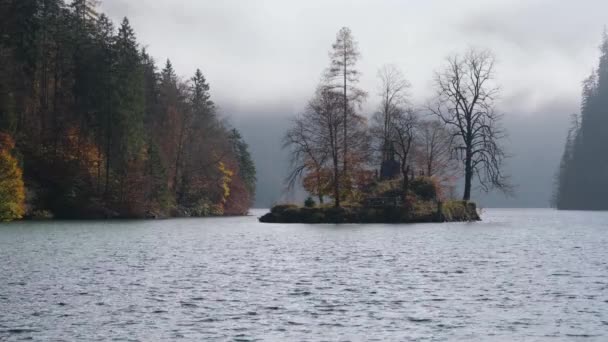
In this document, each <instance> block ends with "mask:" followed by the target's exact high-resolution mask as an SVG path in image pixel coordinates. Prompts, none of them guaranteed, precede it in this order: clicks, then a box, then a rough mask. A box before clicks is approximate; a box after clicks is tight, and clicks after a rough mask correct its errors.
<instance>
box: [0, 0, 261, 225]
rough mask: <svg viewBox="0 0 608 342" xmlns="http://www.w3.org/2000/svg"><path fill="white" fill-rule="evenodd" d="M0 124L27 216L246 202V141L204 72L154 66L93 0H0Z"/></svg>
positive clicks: (233, 209)
mask: <svg viewBox="0 0 608 342" xmlns="http://www.w3.org/2000/svg"><path fill="white" fill-rule="evenodd" d="M0 132H2V134H3V135H5V136H7V137H8V138H7V139H10V140H14V142H15V148H14V151H13V152H11V153H12V154H11V155H14V156H16V158H17V159H15V166H16V167H17V168H18V169H19V170H18V171H15V172H14V173H13V175H14V177H16V178H22V182H24V183H25V188H26V189H27V196H23V198H22V199H21V202H22V203H21V204H20V205H26V207H25V208H26V212H25V213H23V214H25V215H28V216H36V215H39V214H43V215H45V216H49V215H53V216H55V217H59V218H100V217H168V216H208V215H242V214H245V213H247V211H248V209H249V207H250V206H251V204H252V200H253V198H254V194H255V183H256V171H255V165H254V164H253V161H252V160H251V156H250V154H249V151H248V146H247V144H246V142H245V141H244V140H243V138H242V136H241V135H240V133H239V132H238V131H237V130H236V129H234V128H231V127H229V125H228V124H226V123H224V122H223V120H222V119H221V117H220V115H219V111H218V109H217V106H216V105H215V104H214V103H213V101H212V100H211V93H210V85H209V83H208V82H207V80H206V79H205V76H204V74H203V73H202V71H201V70H196V72H195V73H193V75H192V77H190V78H189V79H181V78H180V77H178V76H177V74H176V71H175V70H174V69H173V66H172V64H171V62H170V61H169V60H167V61H166V63H164V65H163V66H162V68H160V69H159V67H158V66H157V64H156V62H155V60H154V59H153V58H152V57H151V56H150V55H149V54H148V53H147V52H146V51H145V49H143V48H142V47H141V45H140V44H139V43H138V41H137V38H136V35H135V31H134V29H133V28H132V27H131V25H130V23H129V20H128V19H126V18H125V19H124V20H123V21H122V22H121V23H120V24H119V25H118V26H115V24H114V23H112V21H111V20H110V19H109V18H108V17H107V16H105V15H104V14H102V13H99V11H98V9H97V8H96V2H95V1H90V0H75V1H72V2H64V1H63V0H44V1H43V0H8V1H2V2H1V3H0ZM2 156H3V159H2V160H3V163H4V164H6V163H9V164H12V161H11V160H10V159H7V158H9V157H8V152H7V151H4V150H3V152H2ZM5 157H6V158H5ZM21 170H22V171H21ZM21 172H22V175H21ZM16 182H17V183H18V182H19V180H16ZM0 205H3V203H0ZM0 215H1V214H0ZM14 216H15V217H14V218H18V216H20V215H18V214H16V215H14Z"/></svg>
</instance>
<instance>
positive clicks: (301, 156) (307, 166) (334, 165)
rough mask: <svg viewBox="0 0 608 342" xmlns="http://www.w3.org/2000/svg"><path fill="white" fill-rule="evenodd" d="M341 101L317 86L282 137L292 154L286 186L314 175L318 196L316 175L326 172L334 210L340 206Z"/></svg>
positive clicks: (330, 91)
mask: <svg viewBox="0 0 608 342" xmlns="http://www.w3.org/2000/svg"><path fill="white" fill-rule="evenodd" d="M342 99H343V98H342V96H341V94H339V93H337V92H335V91H332V90H331V89H329V88H328V87H325V86H320V87H319V88H318V90H317V92H316V94H315V97H314V98H313V99H312V100H311V101H310V102H309V103H308V107H307V109H306V111H305V112H304V113H303V114H301V115H299V116H298V117H297V118H296V119H295V121H294V126H293V127H292V128H291V129H290V130H289V131H288V132H287V134H286V135H285V138H284V145H283V146H284V148H289V149H291V151H292V171H291V173H290V175H289V177H288V181H289V184H290V185H291V186H293V185H294V184H295V182H296V181H298V180H299V179H301V178H302V176H304V175H305V174H308V173H310V172H316V173H317V174H318V175H319V178H318V183H317V193H320V191H321V187H322V184H321V182H322V179H321V178H320V175H321V173H322V171H323V170H324V169H330V170H331V171H332V177H331V188H332V189H333V198H334V205H335V206H336V207H339V206H340V203H341V196H340V190H341V187H340V179H341V172H340V167H339V164H340V160H341V159H340V158H341V156H342V146H343V136H342V135H341V134H340V128H341V127H342V124H343V116H342V113H341V110H340V109H341V108H342ZM317 195H318V194H317ZM319 198H320V199H321V197H319Z"/></svg>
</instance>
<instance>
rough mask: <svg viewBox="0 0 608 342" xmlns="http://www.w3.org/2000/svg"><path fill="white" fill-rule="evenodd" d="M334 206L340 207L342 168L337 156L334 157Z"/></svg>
mask: <svg viewBox="0 0 608 342" xmlns="http://www.w3.org/2000/svg"><path fill="white" fill-rule="evenodd" d="M334 207H336V208H339V207H340V170H339V166H338V158H337V156H336V157H335V158H334Z"/></svg>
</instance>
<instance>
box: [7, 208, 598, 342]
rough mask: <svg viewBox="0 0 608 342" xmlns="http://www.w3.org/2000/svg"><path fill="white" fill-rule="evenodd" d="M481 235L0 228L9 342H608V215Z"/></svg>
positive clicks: (197, 226)
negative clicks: (219, 341)
mask: <svg viewBox="0 0 608 342" xmlns="http://www.w3.org/2000/svg"><path fill="white" fill-rule="evenodd" d="M254 214H255V215H258V216H259V215H261V214H263V212H262V211H255V212H254ZM483 219H484V222H481V223H449V224H423V225H409V226H408V225H344V226H333V225H317V226H313V225H267V224H260V223H258V222H257V220H256V217H255V216H252V217H244V218H211V219H182V220H167V221H115V222H40V223H32V222H20V223H13V224H2V225H0V341H20V340H44V341H58V340H68V341H97V340H99V341H101V340H112V339H114V340H121V341H122V340H129V341H154V340H185V341H187V340H190V341H200V340H229V341H254V340H271V341H324V340H326V341H353V340H354V341H360V340H367V341H383V340H392V341H607V340H608V213H584V212H557V211H553V210H502V209H501V210H485V211H484V212H483Z"/></svg>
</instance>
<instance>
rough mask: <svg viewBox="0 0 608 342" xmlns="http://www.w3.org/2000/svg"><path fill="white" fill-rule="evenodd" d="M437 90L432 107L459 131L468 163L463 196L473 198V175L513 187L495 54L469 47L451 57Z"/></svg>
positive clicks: (484, 183)
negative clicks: (508, 172)
mask: <svg viewBox="0 0 608 342" xmlns="http://www.w3.org/2000/svg"><path fill="white" fill-rule="evenodd" d="M435 88H436V96H435V98H434V100H433V101H432V102H431V104H430V105H429V110H430V111H431V112H432V113H433V114H434V115H435V116H436V117H438V118H439V119H440V120H441V121H442V122H443V123H444V124H445V125H446V126H448V128H449V129H451V130H452V131H453V138H454V140H453V141H454V143H455V147H454V148H455V150H456V152H457V154H459V155H460V157H461V160H462V162H463V168H464V178H465V184H464V195H463V199H464V200H465V201H468V200H470V199H471V189H472V184H473V177H474V176H476V177H477V180H478V182H479V184H480V186H481V187H482V189H484V190H486V191H488V190H490V189H492V188H497V189H499V190H502V191H504V192H508V191H509V190H510V186H509V183H508V179H507V177H506V176H505V174H504V170H503V169H504V160H505V158H506V153H505V151H504V149H503V147H502V145H501V139H502V138H503V137H504V135H505V134H504V131H503V129H502V128H501V125H500V122H501V114H500V113H498V112H497V110H496V108H495V101H496V99H497V97H498V94H499V88H498V87H497V86H496V84H495V80H494V56H493V55H492V53H491V52H490V51H487V50H475V49H471V50H469V51H468V52H467V53H466V54H465V55H463V56H460V55H454V56H450V57H448V58H447V61H446V65H445V67H444V68H443V69H442V70H440V71H439V72H437V73H436V75H435Z"/></svg>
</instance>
